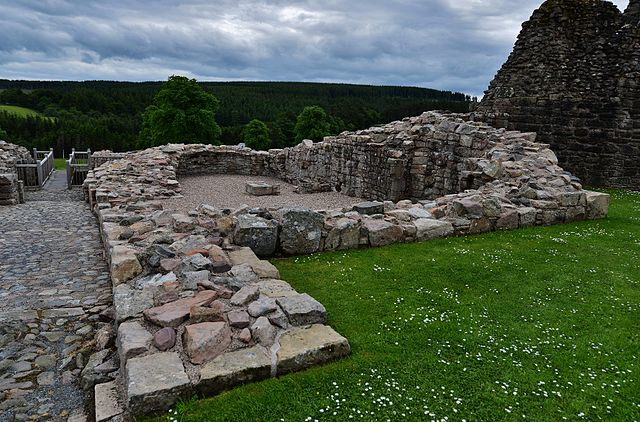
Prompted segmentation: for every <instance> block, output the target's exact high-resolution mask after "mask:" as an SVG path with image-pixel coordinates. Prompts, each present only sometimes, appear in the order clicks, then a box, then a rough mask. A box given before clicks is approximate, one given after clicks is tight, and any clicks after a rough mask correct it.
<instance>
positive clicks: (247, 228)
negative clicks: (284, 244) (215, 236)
mask: <svg viewBox="0 0 640 422" xmlns="http://www.w3.org/2000/svg"><path fill="white" fill-rule="evenodd" d="M237 220H238V222H237V224H236V228H235V231H234V234H233V239H234V243H236V244H237V245H239V246H247V247H249V248H251V249H252V250H253V252H255V253H256V255H258V256H271V255H273V253H274V252H275V251H276V245H277V242H278V223H276V222H275V221H273V220H267V219H265V218H262V217H258V216H255V215H251V214H244V215H240V216H238V217H237Z"/></svg>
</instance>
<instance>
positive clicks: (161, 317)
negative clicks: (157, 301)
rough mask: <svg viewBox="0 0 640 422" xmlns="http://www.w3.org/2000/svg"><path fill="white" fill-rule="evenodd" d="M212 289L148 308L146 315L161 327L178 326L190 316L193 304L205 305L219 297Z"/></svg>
mask: <svg viewBox="0 0 640 422" xmlns="http://www.w3.org/2000/svg"><path fill="white" fill-rule="evenodd" d="M217 296H218V295H217V293H216V292H214V291H211V290H205V291H202V292H198V294H197V295H195V296H194V297H190V298H186V299H180V300H176V301H174V302H169V303H167V304H164V305H162V306H158V307H155V308H150V309H146V310H145V311H144V317H145V318H146V319H147V320H148V321H150V322H152V323H154V324H157V325H159V326H161V327H177V326H178V325H180V324H182V323H183V322H185V321H186V320H187V319H188V318H189V311H190V310H191V308H192V307H193V306H205V305H208V304H210V303H211V302H213V301H214V300H215V298H216V297H217Z"/></svg>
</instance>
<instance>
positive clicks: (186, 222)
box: [171, 214, 195, 233]
mask: <svg viewBox="0 0 640 422" xmlns="http://www.w3.org/2000/svg"><path fill="white" fill-rule="evenodd" d="M171 217H173V228H174V229H175V231H177V232H178V233H188V232H190V231H191V230H193V229H194V227H195V221H194V219H193V218H191V217H189V216H186V215H184V214H172V215H171Z"/></svg>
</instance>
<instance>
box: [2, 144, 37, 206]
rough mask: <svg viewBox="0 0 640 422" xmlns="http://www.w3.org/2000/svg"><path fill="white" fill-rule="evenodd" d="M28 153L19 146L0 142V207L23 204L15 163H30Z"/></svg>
mask: <svg viewBox="0 0 640 422" xmlns="http://www.w3.org/2000/svg"><path fill="white" fill-rule="evenodd" d="M30 162H33V158H32V157H31V154H29V151H28V150H27V149H26V148H24V147H21V146H19V145H14V144H10V143H8V142H5V141H0V206H2V205H16V204H19V203H22V202H24V185H23V183H22V182H21V181H19V180H18V175H17V170H16V163H30Z"/></svg>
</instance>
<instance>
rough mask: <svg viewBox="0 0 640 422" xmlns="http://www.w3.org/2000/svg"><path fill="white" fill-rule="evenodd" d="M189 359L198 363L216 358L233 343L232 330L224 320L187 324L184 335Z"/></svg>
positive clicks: (183, 341) (184, 343)
mask: <svg viewBox="0 0 640 422" xmlns="http://www.w3.org/2000/svg"><path fill="white" fill-rule="evenodd" d="M182 344H183V346H184V350H185V352H186V353H187V355H188V356H189V360H191V362H192V363H194V364H196V365H200V364H203V363H204V362H207V361H210V360H213V359H215V358H216V357H217V356H218V355H220V354H222V352H224V350H225V349H226V348H227V347H228V346H229V344H231V330H230V329H229V326H228V325H227V324H226V323H224V322H203V323H200V324H193V325H187V326H186V327H185V330H184V335H183V337H182Z"/></svg>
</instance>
